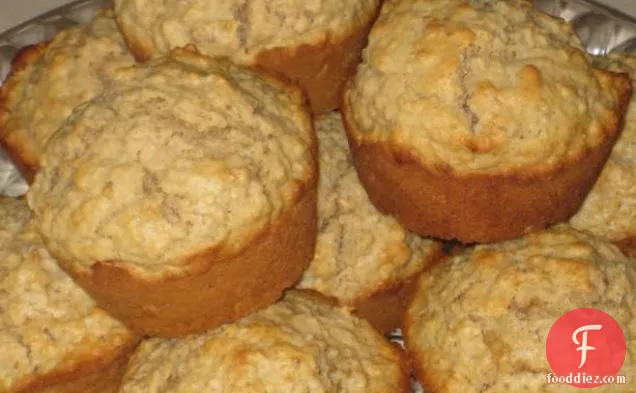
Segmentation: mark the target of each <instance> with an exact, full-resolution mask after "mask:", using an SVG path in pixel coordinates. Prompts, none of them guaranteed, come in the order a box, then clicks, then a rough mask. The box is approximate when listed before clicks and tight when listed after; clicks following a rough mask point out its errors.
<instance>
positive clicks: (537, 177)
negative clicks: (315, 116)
mask: <svg viewBox="0 0 636 393" xmlns="http://www.w3.org/2000/svg"><path fill="white" fill-rule="evenodd" d="M625 91H626V94H623V95H622V97H621V102H620V108H621V113H624V110H625V108H626V105H627V103H628V102H629V89H628V88H626V90H625ZM344 105H345V107H344V110H343V118H344V120H345V126H346V128H347V133H348V134H351V133H352V132H355V125H354V124H353V123H352V122H350V121H348V119H347V109H346V103H344ZM617 129H620V125H617ZM610 135H611V136H610V137H609V138H608V139H607V140H606V142H605V143H603V144H601V145H599V146H598V147H597V148H596V150H593V151H590V152H588V154H587V155H585V156H584V157H576V159H573V160H572V161H571V162H569V163H568V164H567V165H564V166H561V167H558V168H555V169H554V170H552V171H549V172H536V173H531V172H525V173H523V172H522V173H515V172H512V173H510V174H503V175H498V176H493V175H479V174H475V175H466V176H457V175H455V174H453V173H452V172H448V171H447V169H446V170H445V169H444V168H435V169H431V168H428V167H426V166H425V165H423V164H422V163H420V162H419V160H418V158H417V157H415V156H413V155H412V154H410V153H409V152H408V151H406V150H405V149H404V148H402V147H401V146H397V145H394V144H388V143H377V142H376V143H368V144H359V143H356V142H355V139H354V138H353V137H351V135H350V136H349V142H350V144H349V146H350V148H351V154H352V156H353V160H354V163H355V166H356V169H357V171H358V174H359V176H360V181H361V182H362V183H363V184H364V186H365V188H366V190H367V192H368V194H369V199H371V201H372V202H373V204H374V205H375V206H376V207H377V208H378V209H379V210H380V211H382V212H384V213H386V214H392V215H394V216H395V217H397V218H398V220H399V221H400V222H401V223H402V224H403V225H404V226H405V227H407V228H408V229H410V230H412V231H414V232H416V233H420V234H428V235H433V236H436V237H439V238H442V239H458V240H460V241H461V242H463V243H473V242H482V243H487V242H496V241H501V240H503V239H513V238H515V237H517V236H520V235H522V234H524V233H527V232H529V231H532V230H535V229H540V228H544V227H546V226H548V225H550V224H553V223H555V222H561V221H567V220H568V219H569V218H570V217H571V216H572V214H574V213H575V212H576V211H577V210H578V209H579V207H580V206H581V204H582V203H583V200H584V199H585V196H586V195H587V193H588V192H589V190H590V189H591V188H592V186H593V185H594V182H595V181H596V179H597V178H598V175H599V174H600V172H601V170H602V169H603V165H604V164H605V162H606V161H607V158H608V157H609V154H610V153H611V150H612V147H613V145H614V142H615V141H616V139H617V137H618V135H619V133H618V132H614V133H612V134H610ZM492 195H497V202H496V203H493V199H492ZM555 201H558V203H555ZM467 204H470V208H466V206H467ZM432 232H434V233H432Z"/></svg>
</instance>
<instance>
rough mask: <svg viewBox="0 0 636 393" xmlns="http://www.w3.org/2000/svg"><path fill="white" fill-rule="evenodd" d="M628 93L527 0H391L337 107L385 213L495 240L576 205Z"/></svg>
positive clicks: (619, 78) (467, 237)
mask: <svg viewBox="0 0 636 393" xmlns="http://www.w3.org/2000/svg"><path fill="white" fill-rule="evenodd" d="M630 92H631V86H630V83H629V79H628V78H627V76H626V75H622V74H621V75H618V74H613V73H609V72H606V71H600V70H597V69H595V68H594V67H593V66H592V65H591V64H590V62H589V61H588V59H587V58H586V56H585V55H584V52H583V49H582V47H581V45H580V42H579V40H578V38H577V37H576V35H575V34H574V32H573V31H572V28H571V27H570V26H569V25H567V24H566V23H565V22H564V21H562V20H559V19H555V18H552V17H550V16H548V15H545V14H542V13H539V12H538V11H536V10H534V9H533V8H532V6H531V4H530V3H529V2H526V1H522V0H513V1H501V0H480V1H477V0H469V1H463V0H431V1H417V0H402V1H397V0H388V1H386V2H385V3H384V6H383V8H382V12H381V15H380V16H379V18H378V21H377V23H376V24H375V25H374V27H373V30H372V31H371V34H370V38H369V45H368V46H367V48H366V49H365V51H364V54H363V63H362V64H361V65H360V66H359V67H358V71H357V74H356V76H355V78H354V79H353V80H352V81H351V83H349V84H348V87H347V89H346V92H345V94H344V97H343V99H344V103H343V113H344V118H345V123H346V127H347V132H348V135H349V139H350V144H351V149H352V154H353V157H354V161H355V164H356V168H357V170H358V173H359V175H360V178H361V181H362V183H363V184H364V186H365V188H366V189H367V192H368V193H369V196H370V198H371V200H372V201H373V203H374V204H375V205H376V206H378V208H379V209H380V210H381V211H383V212H386V213H390V214H392V215H395V216H396V217H397V218H398V219H399V221H400V222H401V223H402V224H403V225H405V226H406V227H407V228H409V229H410V230H412V231H414V232H416V233H419V234H421V235H424V236H432V237H439V238H443V239H453V238H456V239H458V240H460V241H462V242H465V243H472V242H495V241H500V240H504V239H510V238H514V237H516V236H519V235H521V234H522V233H525V232H527V231H530V230H534V229H540V228H543V227H546V226H547V225H549V224H552V223H555V222H560V221H566V220H568V219H569V218H570V216H571V215H572V214H574V212H575V211H576V210H577V209H578V208H579V206H580V204H581V203H582V201H583V199H584V197H585V195H586V194H587V193H588V192H589V190H590V188H591V187H592V185H593V183H594V181H595V180H596V178H597V176H598V174H599V173H600V171H601V169H602V166H603V164H604V163H605V161H606V159H607V156H608V155H609V152H610V150H611V148H612V146H613V144H614V142H615V140H616V138H617V136H618V135H619V130H620V125H621V124H620V123H621V120H622V118H623V114H624V110H625V107H626V105H627V102H628V100H629V97H630Z"/></svg>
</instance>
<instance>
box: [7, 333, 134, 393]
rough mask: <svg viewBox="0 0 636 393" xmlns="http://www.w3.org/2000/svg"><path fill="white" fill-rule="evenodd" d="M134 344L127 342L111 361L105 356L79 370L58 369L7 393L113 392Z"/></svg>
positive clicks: (110, 358) (120, 378) (84, 364)
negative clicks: (126, 345)
mask: <svg viewBox="0 0 636 393" xmlns="http://www.w3.org/2000/svg"><path fill="white" fill-rule="evenodd" d="M138 344H139V341H134V342H131V343H130V345H129V346H128V348H127V349H126V350H124V351H122V352H120V353H119V354H118V356H116V357H114V358H113V357H112V356H110V357H108V356H105V357H103V358H102V359H100V361H95V360H94V359H92V361H91V362H89V363H86V362H85V363H83V364H82V367H81V368H74V369H72V370H59V371H58V372H56V373H55V374H49V375H45V376H44V377H42V378H39V379H37V380H35V381H33V382H31V383H29V384H26V385H23V386H21V387H18V389H17V390H14V391H11V392H10V393H80V392H81V393H116V392H117V391H118V390H119V384H120V383H121V380H122V377H123V376H124V372H125V371H126V366H127V365H128V360H129V359H130V356H131V355H132V353H133V351H134V349H135V348H136V347H137V345H138Z"/></svg>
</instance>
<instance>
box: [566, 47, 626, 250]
mask: <svg viewBox="0 0 636 393" xmlns="http://www.w3.org/2000/svg"><path fill="white" fill-rule="evenodd" d="M595 61H596V62H597V64H598V65H599V66H601V67H603V68H608V69H610V70H612V71H618V72H627V73H629V74H630V75H631V77H632V86H633V88H634V89H636V56H632V55H627V54H618V53H613V54H610V55H608V56H605V57H599V58H596V59H595ZM570 224H571V225H572V226H574V227H576V228H579V229H583V230H588V231H590V232H592V233H594V234H596V235H598V236H602V237H604V238H607V239H609V240H612V241H621V240H626V239H630V238H636V103H634V102H633V101H632V102H630V104H629V106H628V107H627V113H626V115H625V124H624V127H623V131H622V133H621V135H620V137H619V139H618V141H617V142H616V145H614V149H613V150H612V154H611V155H610V157H609V159H608V161H607V163H606V164H605V167H604V168H603V172H601V176H600V177H599V179H598V180H597V182H596V184H595V185H594V188H592V191H591V192H590V193H589V194H588V195H587V198H586V200H585V202H584V203H583V206H582V207H581V209H580V210H579V211H578V212H577V213H576V215H574V217H572V219H571V220H570Z"/></svg>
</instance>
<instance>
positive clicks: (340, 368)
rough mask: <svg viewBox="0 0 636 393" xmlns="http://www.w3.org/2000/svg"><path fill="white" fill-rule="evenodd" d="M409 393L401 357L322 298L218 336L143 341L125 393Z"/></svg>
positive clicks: (297, 299) (290, 297) (255, 317)
mask: <svg viewBox="0 0 636 393" xmlns="http://www.w3.org/2000/svg"><path fill="white" fill-rule="evenodd" d="M167 391H169V392H171V393H201V392H212V391H213V392H219V393H221V392H241V393H257V392H259V393H260V392H277V393H287V392H290V393H291V392H338V393H407V392H408V391H409V389H408V378H407V372H406V363H405V362H404V359H403V358H402V354H401V353H400V351H399V350H398V349H397V348H396V347H394V346H393V345H392V344H390V343H389V342H388V341H387V340H386V339H385V338H384V337H383V336H382V335H381V334H379V333H378V332H376V331H375V330H374V329H373V328H372V327H371V326H370V325H369V324H368V323H367V322H366V321H364V320H363V319H360V318H358V317H355V316H354V315H352V314H350V313H349V312H348V311H347V310H345V309H341V308H337V307H333V306H332V305H331V304H330V303H328V302H326V301H324V300H323V299H321V297H319V296H318V295H316V294H308V293H304V292H302V291H295V290H292V291H289V292H288V293H287V294H286V295H285V297H284V298H283V300H281V301H280V302H278V303H276V304H274V305H272V306H270V307H268V308H266V309H263V310H260V311H258V312H257V313H254V314H252V315H250V316H249V317H247V318H245V319H242V320H240V321H237V322H236V323H234V324H227V325H224V326H221V327H219V328H217V329H215V330H211V331H209V332H206V333H203V334H197V335H191V336H188V337H184V338H180V339H161V338H153V339H149V340H147V341H145V342H143V343H142V344H141V345H140V346H139V348H138V350H137V351H136V352H135V354H134V355H133V358H132V359H131V361H130V363H129V366H128V370H127V372H126V375H125V377H124V381H123V383H122V386H121V389H120V393H141V392H143V393H159V392H167Z"/></svg>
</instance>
